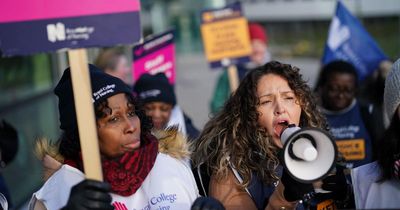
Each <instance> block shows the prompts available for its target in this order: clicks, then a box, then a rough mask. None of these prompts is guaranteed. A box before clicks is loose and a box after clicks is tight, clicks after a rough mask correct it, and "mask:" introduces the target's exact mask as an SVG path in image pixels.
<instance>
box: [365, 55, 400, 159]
mask: <svg viewBox="0 0 400 210" xmlns="http://www.w3.org/2000/svg"><path fill="white" fill-rule="evenodd" d="M392 65H393V62H391V61H389V60H384V61H382V62H381V63H380V65H379V68H378V69H377V70H375V71H374V72H373V73H372V74H371V75H369V76H368V77H367V78H365V79H364V81H361V82H360V89H359V94H357V95H358V96H357V98H358V99H359V102H360V105H361V106H360V109H361V110H360V111H361V116H362V118H363V119H364V122H365V126H366V128H367V130H368V132H369V134H370V135H371V138H372V140H373V141H372V144H373V145H372V150H373V153H374V154H373V157H374V159H376V155H377V154H376V150H375V148H377V147H379V145H380V143H379V140H380V139H382V136H383V132H384V131H385V129H386V128H387V127H389V119H387V117H386V114H385V111H384V108H383V91H384V88H385V80H386V77H387V74H388V73H389V71H390V69H391V68H392ZM370 119H373V120H370Z"/></svg>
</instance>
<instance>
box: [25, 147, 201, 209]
mask: <svg viewBox="0 0 400 210" xmlns="http://www.w3.org/2000/svg"><path fill="white" fill-rule="evenodd" d="M83 179H84V174H83V173H82V172H81V171H79V170H77V169H75V168H73V167H71V166H69V165H63V166H62V167H61V168H60V169H59V170H58V171H57V172H55V173H54V174H53V175H52V176H51V177H50V178H49V179H48V180H47V181H46V182H45V184H44V185H43V186H42V187H41V188H40V190H39V191H37V192H36V193H34V194H33V196H32V199H31V201H30V205H29V206H30V209H33V208H31V207H33V206H34V203H35V202H36V199H37V200H40V201H42V202H43V204H44V205H45V206H46V208H47V209H48V210H53V209H57V210H58V209H60V208H62V207H63V206H65V205H66V203H67V201H68V198H69V194H70V191H71V188H72V186H74V185H76V184H77V183H79V182H80V181H82V180H83ZM198 196H199V192H198V189H197V186H196V181H195V180H194V177H193V174H192V172H191V170H190V168H189V167H188V166H187V165H186V164H185V162H184V161H183V160H177V159H175V158H172V157H171V156H169V155H166V154H162V153H159V154H158V155H157V158H156V161H155V164H154V166H153V168H152V170H151V171H150V173H149V175H148V176H147V177H146V179H145V180H144V182H143V184H142V186H141V187H140V188H139V189H138V191H136V193H135V194H133V195H131V196H128V197H124V196H120V195H116V194H113V193H111V197H112V204H113V205H114V207H115V209H116V210H125V209H129V210H134V209H135V210H136V209H137V210H150V209H154V210H155V209H169V210H171V209H179V210H181V209H190V207H191V205H192V203H193V202H194V200H195V199H196V198H197V197H198Z"/></svg>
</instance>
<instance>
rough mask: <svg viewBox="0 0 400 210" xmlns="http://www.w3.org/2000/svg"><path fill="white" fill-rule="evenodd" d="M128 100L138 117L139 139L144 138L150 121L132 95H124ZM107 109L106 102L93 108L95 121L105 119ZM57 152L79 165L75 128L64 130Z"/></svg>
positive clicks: (149, 126) (147, 132) (150, 126)
mask: <svg viewBox="0 0 400 210" xmlns="http://www.w3.org/2000/svg"><path fill="white" fill-rule="evenodd" d="M125 95H126V97H127V99H128V104H132V105H134V106H135V113H136V114H137V115H138V117H139V119H140V125H141V126H140V128H141V139H143V138H144V136H145V135H146V134H149V133H150V130H151V128H152V127H153V125H152V122H151V119H150V118H149V117H148V116H146V114H145V112H144V109H143V105H142V103H141V102H140V101H139V100H138V99H137V98H136V97H134V96H133V95H132V94H126V93H125ZM107 108H108V103H107V100H105V101H103V102H101V103H100V104H98V105H97V106H96V107H95V116H96V120H98V119H101V118H103V117H105V114H106V112H105V110H106V109H107ZM59 142H60V146H59V151H60V154H61V155H62V156H63V157H64V158H65V159H71V160H75V162H76V163H80V162H81V161H80V160H79V159H80V152H81V146H80V141H79V132H78V128H77V127H76V126H75V127H74V128H73V129H68V130H64V132H63V133H62V135H61V137H60V139H59ZM78 168H81V169H82V168H83V166H78Z"/></svg>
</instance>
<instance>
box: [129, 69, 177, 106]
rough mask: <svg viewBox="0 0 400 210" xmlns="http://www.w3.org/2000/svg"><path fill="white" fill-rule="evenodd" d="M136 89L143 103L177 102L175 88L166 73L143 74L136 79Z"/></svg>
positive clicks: (172, 103) (173, 104) (173, 103)
mask: <svg viewBox="0 0 400 210" xmlns="http://www.w3.org/2000/svg"><path fill="white" fill-rule="evenodd" d="M134 90H135V92H136V93H137V95H138V96H139V98H140V99H141V100H142V101H143V103H149V102H165V103H168V104H171V105H172V106H175V104H176V97H175V93H174V89H173V87H172V85H171V84H169V82H168V79H167V77H166V76H165V74H164V73H158V74H155V75H150V74H143V75H142V76H140V78H139V79H138V80H137V81H136V83H135V87H134Z"/></svg>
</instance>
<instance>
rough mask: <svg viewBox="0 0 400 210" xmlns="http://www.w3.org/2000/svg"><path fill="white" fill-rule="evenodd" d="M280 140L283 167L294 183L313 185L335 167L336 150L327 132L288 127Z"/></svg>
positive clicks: (316, 129) (291, 125)
mask: <svg viewBox="0 0 400 210" xmlns="http://www.w3.org/2000/svg"><path fill="white" fill-rule="evenodd" d="M280 138H281V141H282V144H283V145H284V146H283V164H284V167H285V168H286V169H287V171H288V173H289V175H290V176H292V177H293V178H294V179H295V180H297V181H299V182H302V183H312V182H314V181H317V180H319V179H322V178H324V177H325V176H326V175H328V174H329V173H330V172H331V170H332V168H333V167H334V166H335V161H336V157H337V147H336V143H335V142H334V140H333V139H332V137H331V135H329V133H328V132H326V131H324V130H321V129H318V128H300V127H297V126H295V125H294V124H290V125H288V126H287V127H286V128H285V129H284V130H283V131H282V133H281V136H280Z"/></svg>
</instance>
